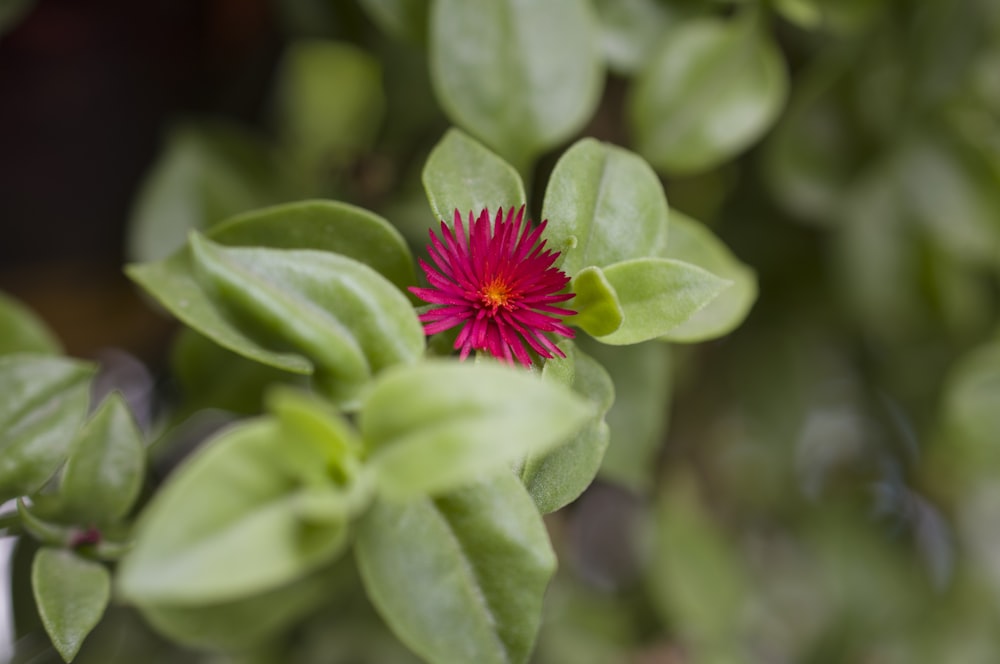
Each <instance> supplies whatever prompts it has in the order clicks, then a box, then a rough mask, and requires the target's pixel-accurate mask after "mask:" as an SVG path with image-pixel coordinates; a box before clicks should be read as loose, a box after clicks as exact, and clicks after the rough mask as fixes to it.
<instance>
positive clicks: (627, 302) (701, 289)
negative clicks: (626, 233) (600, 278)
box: [574, 258, 732, 346]
mask: <svg viewBox="0 0 1000 664" xmlns="http://www.w3.org/2000/svg"><path fill="white" fill-rule="evenodd" d="M603 272H604V276H605V277H606V279H607V281H608V283H609V284H611V286H612V287H613V288H614V292H615V293H616V294H617V296H618V301H619V302H620V304H621V309H622V312H623V313H624V318H623V320H622V324H621V326H620V327H619V328H618V329H616V330H615V331H614V332H612V333H610V334H607V335H603V336H599V337H597V339H598V340H599V341H601V342H602V343H606V344H612V345H615V346H621V345H626V344H634V343H639V342H641V341H648V340H649V339H655V338H657V337H659V336H662V335H664V334H666V333H667V332H669V331H670V330H672V329H674V328H675V327H677V326H678V325H680V324H682V323H684V322H686V321H688V320H689V319H690V318H691V317H692V316H693V315H694V314H695V313H697V312H698V311H699V310H701V309H702V308H703V307H705V306H706V305H707V304H708V303H709V302H711V301H712V300H713V299H715V298H716V297H717V296H718V295H719V294H720V293H721V292H723V290H725V289H726V288H727V287H729V286H730V285H731V283H732V282H730V281H727V280H724V279H722V278H720V277H717V276H715V275H714V274H712V273H710V272H706V271H705V270H703V269H701V268H700V267H696V266H694V265H690V264H688V263H683V262H681V261H677V260H673V259H665V258H637V259H634V260H630V261H622V262H621V263H615V264H614V265H610V266H608V267H607V268H606V269H604V270H603ZM575 286H576V284H574V287H575Z"/></svg>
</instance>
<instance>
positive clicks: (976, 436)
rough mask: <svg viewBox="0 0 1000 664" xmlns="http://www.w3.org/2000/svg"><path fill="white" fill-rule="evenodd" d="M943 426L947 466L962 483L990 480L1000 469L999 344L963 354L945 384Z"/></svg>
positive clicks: (986, 345) (943, 442)
mask: <svg viewBox="0 0 1000 664" xmlns="http://www.w3.org/2000/svg"><path fill="white" fill-rule="evenodd" d="M943 409H944V424H945V427H946V428H945V432H946V434H947V435H946V436H945V438H944V441H942V444H946V445H947V453H946V458H947V459H948V462H949V463H950V464H952V465H954V466H955V467H957V468H959V469H960V470H961V478H962V481H963V482H964V481H966V480H970V479H972V478H973V477H976V476H978V475H983V476H984V477H992V476H993V475H994V474H995V473H996V472H997V469H1000V450H998V448H997V446H996V444H995V443H994V440H995V432H996V431H997V429H996V427H997V426H1000V344H998V343H997V342H996V341H993V342H990V343H987V344H985V345H983V346H980V347H979V348H976V349H974V350H972V351H971V352H969V353H966V354H965V355H964V356H963V357H961V358H960V359H959V361H958V362H957V363H956V364H955V366H954V367H952V369H951V371H950V372H949V375H948V379H947V381H946V383H945V388H944V397H943Z"/></svg>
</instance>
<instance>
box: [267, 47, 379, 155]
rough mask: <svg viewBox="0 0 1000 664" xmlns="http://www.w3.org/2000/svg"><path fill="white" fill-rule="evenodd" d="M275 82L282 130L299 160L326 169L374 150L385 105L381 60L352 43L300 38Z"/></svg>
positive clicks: (286, 54) (281, 65) (282, 134)
mask: <svg viewBox="0 0 1000 664" xmlns="http://www.w3.org/2000/svg"><path fill="white" fill-rule="evenodd" d="M277 81H278V82H277V106H278V115H279V133H280V136H281V140H282V142H283V144H284V146H285V147H286V148H287V149H288V150H290V151H291V153H292V154H293V156H294V158H295V161H296V163H298V164H301V165H302V166H304V167H305V168H307V169H312V170H314V171H318V172H322V171H323V169H324V168H329V167H330V166H331V165H337V164H338V162H343V161H346V160H347V159H350V158H353V157H355V156H356V155H357V154H358V153H359V152H362V151H364V150H367V149H369V148H370V146H371V144H372V142H373V141H374V139H375V135H376V133H377V132H378V129H379V126H380V125H381V121H382V115H383V113H384V106H385V98H384V95H383V92H382V75H381V71H380V67H379V64H378V61H377V60H375V59H374V58H372V57H371V56H370V55H368V54H367V53H365V52H364V51H362V50H360V49H358V48H355V47H354V46H351V45H349V44H342V43H336V42H327V41H310V40H300V41H297V42H294V43H292V44H291V45H290V46H289V47H288V49H287V50H286V51H285V54H284V57H283V59H282V61H281V64H280V65H279V67H278V72H277Z"/></svg>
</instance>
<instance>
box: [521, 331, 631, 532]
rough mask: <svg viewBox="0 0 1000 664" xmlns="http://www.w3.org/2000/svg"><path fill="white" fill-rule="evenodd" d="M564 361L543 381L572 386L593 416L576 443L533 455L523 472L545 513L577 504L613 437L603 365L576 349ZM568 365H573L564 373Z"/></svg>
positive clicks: (548, 367)
mask: <svg viewBox="0 0 1000 664" xmlns="http://www.w3.org/2000/svg"><path fill="white" fill-rule="evenodd" d="M566 347H568V348H565V347H564V349H565V350H567V357H566V358H565V359H560V358H556V359H551V360H547V361H546V362H545V367H544V368H543V369H542V377H543V378H544V379H546V380H553V381H555V382H557V383H561V384H563V385H566V386H568V387H570V388H571V389H572V390H573V391H574V392H575V393H576V394H579V395H580V396H581V397H583V398H585V399H587V400H588V401H589V402H590V403H591V406H592V407H593V411H594V415H593V416H592V417H591V419H590V421H589V422H587V425H586V426H585V427H584V428H583V430H581V431H580V432H579V433H578V434H577V435H576V436H575V437H573V439H572V440H570V441H569V442H567V443H565V444H563V445H560V446H559V447H557V448H555V449H554V450H551V451H550V452H547V453H544V454H532V455H529V456H528V458H527V459H526V460H525V462H524V466H523V468H522V469H521V481H522V482H524V485H525V487H527V489H528V493H530V494H531V498H532V500H534V501H535V505H536V506H537V507H538V510H539V511H540V512H541V513H542V514H547V513H549V512H554V511H555V510H557V509H559V508H560V507H563V506H565V505H568V504H569V503H571V502H572V501H574V500H576V499H577V498H578V497H579V496H580V494H581V493H583V491H584V489H586V488H587V487H588V486H590V483H591V482H592V481H593V480H594V477H595V476H596V475H597V471H598V470H599V469H600V467H601V460H602V459H603V458H604V451H605V450H606V449H607V448H608V440H609V438H610V434H609V430H608V424H607V422H605V421H604V415H605V414H606V413H607V412H608V409H609V408H611V404H612V403H613V402H614V400H615V386H614V383H612V382H611V377H610V376H609V375H608V372H607V371H605V370H604V367H602V366H601V365H600V364H598V363H597V361H595V360H594V359H593V358H591V357H590V356H588V355H586V354H585V353H584V352H583V351H581V350H580V349H579V348H577V347H576V346H575V345H574V344H572V343H568V344H566ZM564 365H571V369H572V371H566V367H565V366H564Z"/></svg>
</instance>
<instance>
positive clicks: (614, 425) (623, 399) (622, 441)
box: [580, 339, 673, 491]
mask: <svg viewBox="0 0 1000 664" xmlns="http://www.w3.org/2000/svg"><path fill="white" fill-rule="evenodd" d="M580 341H581V343H582V344H583V348H584V350H586V351H587V353H589V354H590V355H593V356H594V358H595V359H596V360H597V361H599V362H600V363H601V366H603V367H605V368H606V369H607V371H608V373H609V374H610V376H611V379H612V381H613V383H614V386H615V402H614V405H612V406H611V410H609V411H608V415H607V422H608V427H609V429H610V432H611V442H610V444H609V445H608V450H607V452H606V453H605V455H604V462H603V464H602V465H601V472H600V474H601V477H602V478H604V479H607V480H610V481H612V482H615V483H617V484H622V485H624V486H627V487H630V488H633V489H635V490H637V491H645V490H647V489H649V487H650V486H651V485H652V483H653V477H654V472H655V470H656V463H655V461H656V456H657V452H658V450H659V449H660V445H661V444H662V442H663V436H664V434H665V433H666V428H667V421H668V418H669V414H670V396H671V392H672V386H673V378H672V370H673V366H672V365H673V363H672V361H671V349H670V347H669V346H668V345H666V344H637V345H635V346H605V345H604V344H599V343H595V342H593V341H590V342H588V341H587V340H586V339H581V340H580Z"/></svg>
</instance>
